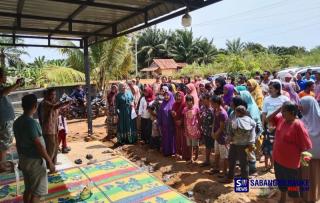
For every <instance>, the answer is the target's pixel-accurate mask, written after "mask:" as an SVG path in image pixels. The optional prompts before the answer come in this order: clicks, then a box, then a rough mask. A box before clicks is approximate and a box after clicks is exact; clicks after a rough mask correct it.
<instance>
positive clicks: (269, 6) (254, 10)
mask: <svg viewBox="0 0 320 203" xmlns="http://www.w3.org/2000/svg"><path fill="white" fill-rule="evenodd" d="M286 1H289V0H282V1H280V2H277V3H274V4H269V5H265V6H262V7H258V8H254V9H250V10H246V11H243V12H240V13H236V14H233V15H230V16H226V17H221V18H216V19H212V20H210V21H206V22H202V23H199V24H203V23H210V22H214V21H221V20H224V19H228V18H232V17H236V16H239V15H240V16H242V15H243V14H246V13H250V14H251V13H252V12H256V11H258V10H261V9H266V8H267V9H270V8H274V7H277V5H279V4H280V5H281V4H282V3H284V2H286ZM199 24H195V25H199Z"/></svg>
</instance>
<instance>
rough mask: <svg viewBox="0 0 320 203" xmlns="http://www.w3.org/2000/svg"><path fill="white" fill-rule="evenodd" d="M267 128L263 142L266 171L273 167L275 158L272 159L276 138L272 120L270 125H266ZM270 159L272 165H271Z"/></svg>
mask: <svg viewBox="0 0 320 203" xmlns="http://www.w3.org/2000/svg"><path fill="white" fill-rule="evenodd" d="M265 128H266V130H265V132H264V137H263V142H262V147H261V148H262V152H263V155H264V157H265V158H264V164H265V169H264V172H267V171H269V170H271V169H272V168H273V160H272V150H273V142H274V138H275V129H276V128H275V127H274V124H273V122H272V121H269V125H268V126H266V127H265ZM269 160H270V165H269Z"/></svg>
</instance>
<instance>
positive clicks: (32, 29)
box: [0, 26, 112, 37]
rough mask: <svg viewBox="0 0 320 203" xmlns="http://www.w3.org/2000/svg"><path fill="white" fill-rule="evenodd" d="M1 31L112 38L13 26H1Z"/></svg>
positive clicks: (84, 33) (87, 33)
mask: <svg viewBox="0 0 320 203" xmlns="http://www.w3.org/2000/svg"><path fill="white" fill-rule="evenodd" d="M0 30H19V31H24V32H36V33H37V32H38V33H43V34H47V33H53V32H54V33H57V34H62V35H66V36H68V35H69V36H97V37H112V35H110V34H99V33H97V34H93V33H90V32H78V31H66V30H52V29H40V28H25V27H20V28H19V27H11V26H0Z"/></svg>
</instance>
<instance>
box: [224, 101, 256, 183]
mask: <svg viewBox="0 0 320 203" xmlns="http://www.w3.org/2000/svg"><path fill="white" fill-rule="evenodd" d="M235 116H236V117H235V119H233V120H232V121H231V126H230V131H229V133H230V135H229V136H230V151H229V173H228V177H227V178H226V179H224V180H222V181H220V182H223V183H232V181H233V178H234V168H235V166H236V161H239V162H240V167H241V178H248V176H249V165H248V155H249V154H247V153H249V152H252V151H253V148H254V147H253V146H254V144H255V137H256V132H255V128H256V122H255V121H254V120H253V119H252V118H250V117H249V116H248V112H247V109H246V107H244V106H238V107H237V108H236V109H235ZM247 151H248V152H247Z"/></svg>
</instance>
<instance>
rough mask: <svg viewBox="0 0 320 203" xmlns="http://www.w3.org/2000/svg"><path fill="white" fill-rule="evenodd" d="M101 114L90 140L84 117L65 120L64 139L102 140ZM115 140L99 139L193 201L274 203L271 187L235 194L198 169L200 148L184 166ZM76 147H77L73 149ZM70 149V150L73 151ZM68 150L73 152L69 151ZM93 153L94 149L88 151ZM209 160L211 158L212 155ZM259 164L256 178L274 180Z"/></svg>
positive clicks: (274, 192) (276, 194)
mask: <svg viewBox="0 0 320 203" xmlns="http://www.w3.org/2000/svg"><path fill="white" fill-rule="evenodd" d="M104 121H105V117H101V118H97V119H95V120H94V121H93V127H94V134H93V139H92V140H87V139H86V136H87V123H86V121H85V120H72V121H69V125H68V127H69V134H68V142H79V141H84V140H86V141H94V140H102V139H103V138H104V137H105V136H106V127H105V124H104ZM115 141H116V140H112V141H107V142H103V144H104V145H105V146H106V147H110V148H112V149H114V150H116V151H117V153H119V154H121V155H122V156H124V157H126V158H128V159H129V160H131V161H133V162H135V163H136V164H137V165H138V166H141V167H144V168H145V169H146V170H149V171H150V172H152V173H153V175H155V176H156V177H157V178H159V179H160V180H162V181H163V182H165V183H166V184H167V185H169V186H171V187H173V188H175V189H176V190H177V191H179V192H180V193H183V194H185V195H187V196H189V197H190V198H191V199H192V200H194V201H195V202H201V203H202V202H204V203H209V202H217V203H222V202H225V203H227V202H239V203H240V202H241V203H242V202H270V203H273V202H278V200H279V195H280V194H279V192H277V190H275V189H269V190H268V189H265V190H262V189H250V191H249V193H235V192H234V187H233V184H221V183H219V182H218V178H217V177H216V176H213V175H210V174H209V170H210V168H209V167H206V168H201V167H200V163H201V162H202V161H203V159H204V148H203V147H202V148H201V155H200V158H199V161H198V163H197V164H194V165H186V163H185V161H181V160H178V159H176V158H175V157H163V156H162V154H161V153H159V152H158V151H155V150H151V149H148V147H147V146H146V145H141V144H136V145H124V146H121V147H118V148H115V147H114V144H115ZM73 150H79V149H73ZM73 150H72V151H73ZM72 153H76V152H75V151H73V152H72ZM92 153H94V152H92ZM212 160H213V157H212ZM263 165H264V164H263V163H258V171H259V172H258V176H257V177H256V179H274V175H273V174H271V173H263V172H261V171H262V168H263Z"/></svg>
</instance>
